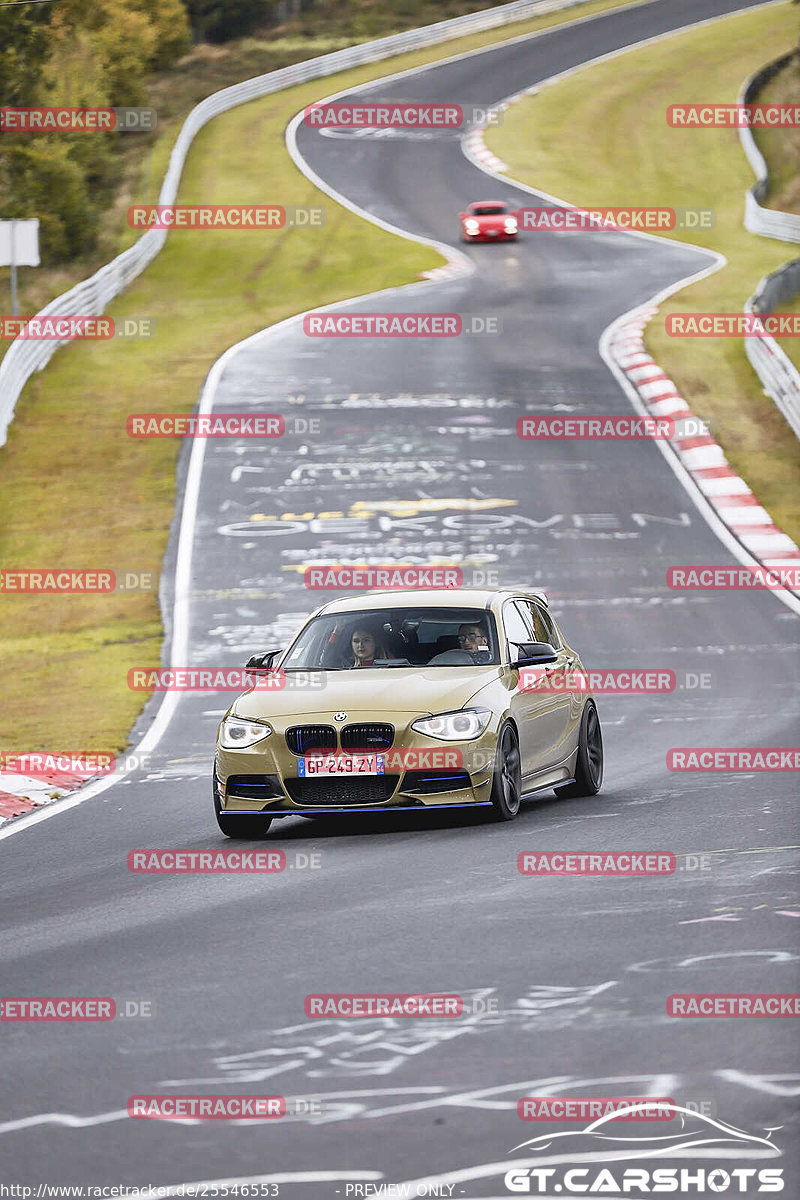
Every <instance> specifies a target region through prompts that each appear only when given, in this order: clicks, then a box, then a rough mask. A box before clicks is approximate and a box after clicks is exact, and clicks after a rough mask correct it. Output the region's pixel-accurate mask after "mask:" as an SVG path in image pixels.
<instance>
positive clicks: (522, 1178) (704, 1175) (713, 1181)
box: [503, 1167, 784, 1196]
mask: <svg viewBox="0 0 800 1200" xmlns="http://www.w3.org/2000/svg"><path fill="white" fill-rule="evenodd" d="M554 1176H559V1182H558V1183H556V1182H554V1178H553V1177H554ZM503 1182H504V1183H505V1186H506V1189H507V1190H508V1191H509V1192H513V1193H515V1194H520V1193H523V1192H524V1193H526V1194H532V1195H538V1196H552V1195H553V1194H554V1191H555V1192H563V1193H566V1194H567V1195H575V1196H585V1195H586V1194H587V1193H591V1195H607V1196H608V1195H614V1196H629V1195H633V1194H635V1193H641V1194H643V1195H650V1194H651V1193H652V1194H653V1195H656V1194H664V1193H666V1192H670V1193H672V1194H673V1195H681V1196H689V1195H694V1194H699V1195H704V1194H710V1195H720V1194H722V1193H725V1192H728V1193H730V1194H731V1195H733V1194H735V1195H738V1196H741V1195H744V1194H745V1193H747V1192H750V1191H752V1192H754V1193H755V1192H759V1193H762V1194H763V1193H767V1192H773V1193H774V1192H782V1191H783V1187H784V1180H783V1169H782V1168H781V1167H761V1168H756V1167H737V1168H735V1169H734V1170H727V1169H723V1168H722V1167H711V1168H706V1167H656V1168H655V1169H654V1170H652V1171H650V1170H647V1169H645V1168H644V1167H615V1168H613V1169H612V1168H609V1167H604V1168H602V1169H598V1168H597V1167H570V1168H569V1169H568V1170H566V1171H565V1170H563V1168H561V1169H556V1168H555V1167H513V1168H512V1169H511V1170H510V1171H506V1173H505V1176H504V1179H503Z"/></svg>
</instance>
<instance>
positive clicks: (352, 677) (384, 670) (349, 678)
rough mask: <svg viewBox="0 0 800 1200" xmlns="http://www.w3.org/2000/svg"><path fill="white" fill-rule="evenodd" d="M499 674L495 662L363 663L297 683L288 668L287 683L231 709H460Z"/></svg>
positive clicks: (294, 712) (280, 713) (264, 713)
mask: <svg viewBox="0 0 800 1200" xmlns="http://www.w3.org/2000/svg"><path fill="white" fill-rule="evenodd" d="M302 674H303V673H301V676H302ZM500 674H501V668H500V667H498V666H494V667H483V666H481V667H458V666H454V667H428V668H425V667H376V668H374V669H371V668H369V667H367V668H364V669H361V670H354V671H321V672H320V671H316V672H310V673H308V674H307V675H306V676H305V678H306V684H305V686H300V685H299V684H297V685H293V684H292V682H291V680H292V672H289V673H288V674H287V676H286V685H285V687H283V688H282V689H280V690H274V691H273V690H269V691H267V690H261V689H258V688H254V689H253V690H252V691H249V692H245V693H244V695H242V696H240V697H239V698H238V700H237V701H236V702H235V704H234V711H235V713H236V715H237V716H240V717H254V718H258V717H261V718H267V719H268V718H269V717H287V716H298V717H300V716H305V715H307V714H312V713H322V712H324V713H331V712H346V713H347V714H348V716H353V714H355V713H369V714H370V716H371V717H373V718H377V717H378V716H379V715H380V713H381V712H386V713H389V712H394V713H401V712H402V713H414V714H415V715H416V716H424V715H426V714H428V713H437V712H448V711H450V710H451V709H457V708H463V706H464V705H465V704H466V703H467V701H468V700H469V699H470V698H471V697H472V696H474V695H475V693H476V692H478V691H480V689H481V688H483V687H486V685H487V684H488V683H491V682H492V681H493V680H496V679H498V678H499V676H500ZM309 675H310V678H309ZM320 678H321V680H322V683H321V685H320V683H319V682H318V680H319V679H320Z"/></svg>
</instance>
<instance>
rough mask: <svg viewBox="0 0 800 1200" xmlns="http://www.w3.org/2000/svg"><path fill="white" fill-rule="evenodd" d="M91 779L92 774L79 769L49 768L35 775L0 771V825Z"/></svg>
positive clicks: (48, 802)
mask: <svg viewBox="0 0 800 1200" xmlns="http://www.w3.org/2000/svg"><path fill="white" fill-rule="evenodd" d="M92 778H93V775H91V774H87V773H86V772H78V771H49V772H47V774H43V775H41V776H36V777H33V776H31V775H11V774H9V775H5V774H3V773H2V772H0V825H4V824H5V823H6V822H7V821H9V820H11V818H12V817H21V816H23V815H24V814H25V813H29V812H33V810H34V809H36V808H40V807H41V806H42V805H43V804H51V803H52V802H53V801H54V800H60V799H61V797H62V796H67V795H69V793H70V792H74V791H75V790H76V788H79V787H82V786H83V784H84V783H86V781H87V780H88V779H92Z"/></svg>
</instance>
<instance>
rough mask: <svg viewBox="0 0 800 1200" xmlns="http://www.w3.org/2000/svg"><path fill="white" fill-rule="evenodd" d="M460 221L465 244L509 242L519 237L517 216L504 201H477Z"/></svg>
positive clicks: (464, 213) (459, 215)
mask: <svg viewBox="0 0 800 1200" xmlns="http://www.w3.org/2000/svg"><path fill="white" fill-rule="evenodd" d="M458 219H459V220H460V222H461V240H462V241H464V242H495V241H497V242H508V241H514V239H515V238H516V236H517V214H516V212H515V211H514V210H513V209H512V208H509V207H508V205H507V204H506V203H505V201H504V200H476V201H475V202H474V203H473V204H468V205H467V211H466V212H462V213H459V214H458Z"/></svg>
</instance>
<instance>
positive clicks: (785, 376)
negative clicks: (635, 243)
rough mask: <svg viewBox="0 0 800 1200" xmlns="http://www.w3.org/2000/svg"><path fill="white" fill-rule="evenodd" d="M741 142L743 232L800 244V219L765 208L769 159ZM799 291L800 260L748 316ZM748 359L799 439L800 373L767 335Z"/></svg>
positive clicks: (774, 68)
mask: <svg viewBox="0 0 800 1200" xmlns="http://www.w3.org/2000/svg"><path fill="white" fill-rule="evenodd" d="M794 57H795V51H792V52H791V53H790V54H784V55H783V56H782V57H781V58H778V59H776V60H775V61H774V62H771V63H768V64H767V65H766V66H765V67H760V68H759V70H758V71H755V72H754V73H753V74H752V75H751V76H750V78H749V79H746V80H745V82H744V84H743V85H742V90H741V91H740V93H739V100H738V103H739V104H753V103H755V97H756V95H757V94H758V92H759V91H760V90H761V88H762V87H763V86H764V84H765V83H768V82H769V80H770V79H772V77H773V76H774V75H776V74H777V73H778V71H780V70H782V68H783V67H785V66H787V65H788V63H790V62H791V61H792V59H793V58H794ZM739 139H740V141H741V143H742V149H743V150H744V152H745V155H746V156H747V161H748V162H749V163H750V166H751V167H752V168H753V173H754V174H755V177H756V182H755V183H754V184H753V186H752V187H751V188H750V190H749V191H748V192H747V194H746V195H745V202H744V227H745V229H746V230H747V231H748V232H749V233H758V234H761V236H762V237H768V238H775V239H777V240H778V241H781V242H800V214H797V213H787V212H780V211H779V210H778V209H774V208H764V207H763V206H762V204H761V201H762V200H766V198H767V193H768V192H769V169H768V168H767V163H766V160H765V158H764V155H763V154H762V153H761V151H760V150H759V148H758V146H757V145H756V142H755V138H754V137H753V135H752V133H751V132H750V129H749V128H745V127H741V128H740V129H739ZM799 291H800V259H795V260H794V262H789V263H786V265H785V266H783V267H781V268H780V269H779V270H777V271H774V272H773V273H772V274H771V275H766V276H765V277H764V278H763V279H762V280H761V282H760V283H759V285H758V287H757V288H756V290H755V292H754V294H753V295H752V296H751V297H750V298H749V300H747V302H746V303H745V306H744V310H745V312H756V313H768V312H774V311H775V308H776V306H777V305H778V304H780V303H781V302H782V301H786V300H791V299H792V298H793V297H794V296H796V295H797V293H798V292H799ZM744 349H745V354H746V355H747V357H748V359H749V360H750V365H751V366H752V368H753V370H754V371H755V373H756V374H757V375H758V378H759V379H760V380H761V386H762V387H763V389H764V393H765V394H766V395H767V396H769V397H770V399H771V400H773V401H774V402H775V404H776V405H777V406H778V408H779V409H780V411H781V412H782V413H783V415H784V417H785V418H786V420H787V421H788V423H789V425H790V426H791V428H792V430H793V432H794V434H795V437H798V438H800V371H798V370H797V367H796V366H795V365H794V363H793V362H792V361H791V359H790V358H789V357H788V355H787V354H786V353H785V352H784V351H783V350H782V349H781V347H780V346H779V345H778V343H777V342H776V341H775V339H774V338H771V337H770V336H769V335H768V334H764V335H763V336H759V337H747V338H745V339H744Z"/></svg>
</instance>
